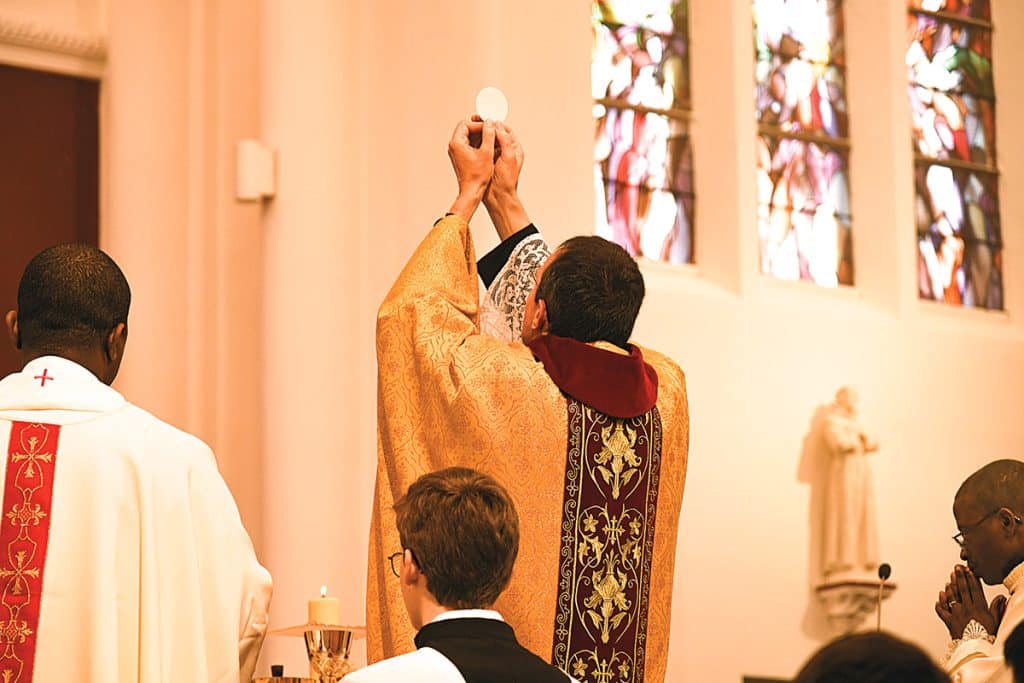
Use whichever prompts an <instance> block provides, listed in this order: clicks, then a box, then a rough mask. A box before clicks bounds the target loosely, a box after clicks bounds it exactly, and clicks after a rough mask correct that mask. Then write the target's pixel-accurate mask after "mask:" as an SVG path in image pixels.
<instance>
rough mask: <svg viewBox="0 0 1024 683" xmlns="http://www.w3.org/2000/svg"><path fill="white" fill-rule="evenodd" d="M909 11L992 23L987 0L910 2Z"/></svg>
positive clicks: (926, 0)
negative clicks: (937, 13)
mask: <svg viewBox="0 0 1024 683" xmlns="http://www.w3.org/2000/svg"><path fill="white" fill-rule="evenodd" d="M910 9H911V10H923V11H925V12H941V13H943V14H949V15H952V16H955V17H963V18H965V19H977V20H979V21H986V22H987V21H992V7H991V5H990V4H989V0H910Z"/></svg>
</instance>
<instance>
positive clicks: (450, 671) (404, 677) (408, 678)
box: [342, 647, 465, 683]
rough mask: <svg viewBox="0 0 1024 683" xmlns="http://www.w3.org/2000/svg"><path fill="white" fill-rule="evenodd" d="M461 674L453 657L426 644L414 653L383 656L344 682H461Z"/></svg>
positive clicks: (345, 678) (347, 677)
mask: <svg viewBox="0 0 1024 683" xmlns="http://www.w3.org/2000/svg"><path fill="white" fill-rule="evenodd" d="M464 680H465V679H463V677H462V674H460V673H459V670H458V669H457V668H456V667H455V665H454V664H452V662H451V660H449V659H448V658H447V657H445V656H444V655H442V654H441V653H440V652H438V651H437V650H434V649H433V648H429V647H424V648H420V649H419V650H415V651H413V652H409V653H406V654H404V655H399V656H397V657H392V658H390V659H384V660H381V661H379V662H377V663H376V664H371V665H370V666H368V667H366V668H363V669H359V670H358V671H353V672H352V673H350V674H349V675H347V676H345V677H344V678H343V679H342V682H343V683H377V682H378V681H379V682H380V683H390V682H391V681H405V682H407V683H416V682H419V681H422V683H428V682H429V683H433V682H435V681H436V682H437V683H444V681H452V682H453V683H462V682H463V681H464Z"/></svg>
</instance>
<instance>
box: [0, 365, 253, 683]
mask: <svg viewBox="0 0 1024 683" xmlns="http://www.w3.org/2000/svg"><path fill="white" fill-rule="evenodd" d="M14 422H28V423H40V424H47V425H58V426H59V427H60V429H59V432H57V434H58V446H57V453H56V459H55V465H54V467H55V469H54V471H53V479H52V486H53V499H52V510H51V513H50V515H49V524H50V528H49V540H48V548H47V552H46V560H45V570H44V573H43V577H44V578H43V584H42V596H41V608H40V613H39V624H38V632H37V633H36V634H34V637H36V638H37V645H36V651H35V659H34V662H35V665H34V666H35V671H34V677H33V680H34V681H36V682H46V683H48V682H50V681H79V682H88V683H100V682H102V683H127V682H136V681H137V682H140V683H158V682H159V683H164V682H171V681H175V682H176V681H189V682H190V683H191V682H193V681H217V682H218V683H221V682H223V683H235V681H242V682H248V681H249V680H250V679H251V677H252V673H253V669H254V668H255V665H256V657H257V656H258V654H259V649H260V645H261V644H262V642H263V637H264V635H265V633H266V625H267V608H268V605H269V602H270V593H271V581H270V575H269V573H268V572H267V570H266V569H264V568H263V567H262V566H261V565H260V564H259V562H258V561H257V559H256V555H255V552H254V551H253V547H252V543H251V541H250V539H249V536H248V534H247V533H246V531H245V528H244V527H243V526H242V522H241V519H240V518H239V514H238V508H237V507H236V505H235V502H234V499H233V498H232V496H231V493H230V492H229V491H228V488H227V485H226V484H225V482H224V480H223V478H222V477H221V476H220V473H219V472H218V470H217V464H216V461H215V460H214V457H213V453H212V451H211V450H210V449H209V447H208V446H206V445H205V444H204V443H203V442H202V441H200V440H199V439H197V438H196V437H194V436H191V435H189V434H186V433H184V432H182V431H179V430H177V429H175V428H173V427H171V426H170V425H168V424H166V423H164V422H162V421H160V420H159V419H157V418H156V417H154V416H152V415H150V414H149V413H147V412H146V411H144V410H142V409H140V408H138V407H136V406H134V405H132V404H131V403H128V402H127V401H126V400H125V399H124V398H123V397H122V396H121V395H120V394H119V393H118V392H116V391H114V390H113V389H112V388H110V387H108V386H106V385H105V384H103V383H101V382H100V381H99V380H97V379H96V377H95V376H93V374H92V373H91V372H89V371H88V370H86V369H85V368H83V367H82V366H80V365H77V364H75V363H73V362H71V361H69V360H66V359H63V358H58V357H56V356H44V357H42V358H38V359H36V360H34V361H32V362H30V363H29V364H28V365H26V366H25V368H24V369H23V370H22V372H20V373H15V374H12V375H9V376H7V377H6V378H4V379H3V380H0V445H2V447H3V449H4V450H3V455H2V459H3V463H4V465H3V466H2V468H0V471H2V472H3V474H4V476H6V475H7V460H8V444H9V441H10V435H11V433H12V423H14ZM6 507H8V506H7V504H6V503H5V508H6ZM5 512H6V510H5ZM0 552H2V553H5V554H6V553H7V549H4V548H0Z"/></svg>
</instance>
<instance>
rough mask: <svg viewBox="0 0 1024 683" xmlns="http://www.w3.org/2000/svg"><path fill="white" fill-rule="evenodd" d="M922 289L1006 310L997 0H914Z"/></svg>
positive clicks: (911, 70) (910, 60) (911, 58)
mask: <svg viewBox="0 0 1024 683" xmlns="http://www.w3.org/2000/svg"><path fill="white" fill-rule="evenodd" d="M909 8H910V11H909V14H908V26H909V32H908V33H909V36H910V46H909V48H908V49H907V54H906V66H907V77H908V80H909V84H908V93H909V97H910V113H911V130H912V133H913V138H914V170H915V172H914V189H915V217H916V223H917V245H918V295H919V296H920V297H921V298H922V299H933V300H936V301H945V302H947V303H952V304H960V305H963V306H977V307H980V308H992V309H1002V308H1003V268H1002V246H1003V244H1002V232H1001V230H1000V225H999V192H998V190H999V188H998V185H999V182H998V181H999V172H998V169H997V167H996V138H995V134H996V127H995V90H994V88H993V83H992V16H991V6H990V3H989V0H910V3H909Z"/></svg>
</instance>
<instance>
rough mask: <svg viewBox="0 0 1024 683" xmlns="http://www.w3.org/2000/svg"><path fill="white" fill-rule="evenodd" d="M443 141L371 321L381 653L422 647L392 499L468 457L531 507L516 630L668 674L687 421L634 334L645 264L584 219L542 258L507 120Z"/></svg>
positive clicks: (681, 386)
mask: <svg viewBox="0 0 1024 683" xmlns="http://www.w3.org/2000/svg"><path fill="white" fill-rule="evenodd" d="M471 133H473V134H474V137H475V136H476V135H480V137H481V139H482V144H480V145H479V146H475V145H474V144H472V143H471V142H470V137H469V136H470V134H471ZM496 138H497V144H498V146H497V147H495V139H496ZM448 149H449V156H450V157H451V160H452V164H453V166H454V169H455V175H456V178H457V180H458V185H459V193H458V196H457V198H456V200H455V202H454V204H453V205H452V207H451V209H450V210H449V212H448V215H446V216H444V217H443V218H441V219H440V220H439V221H438V222H437V223H436V225H435V226H434V228H433V229H432V230H431V231H430V233H429V234H428V235H427V236H426V238H425V239H424V241H423V242H422V244H420V246H419V248H418V249H417V250H416V252H415V253H414V254H413V256H412V258H411V259H410V261H409V263H408V264H407V265H406V266H405V269H404V270H403V271H402V273H401V274H400V275H399V277H398V280H397V281H396V282H395V284H394V286H393V287H392V289H391V291H390V293H389V294H388V295H387V297H386V299H385V300H384V302H383V304H382V305H381V307H380V311H379V314H378V320H377V359H378V368H379V389H378V418H379V424H378V467H377V486H376V497H375V505H374V509H373V519H372V522H371V531H370V533H371V540H370V568H369V572H370V575H369V581H368V603H367V625H368V628H369V648H370V650H369V652H370V658H371V660H376V659H379V658H380V657H382V656H392V655H395V654H399V653H402V652H406V651H409V650H411V649H412V647H413V638H412V636H413V629H412V628H411V626H410V624H409V623H408V620H407V619H406V616H405V614H404V611H403V610H402V608H401V604H402V602H401V598H400V593H399V590H398V586H397V585H395V582H393V581H392V580H391V579H393V577H392V576H390V571H389V570H388V566H387V562H386V558H387V556H388V554H389V553H391V552H393V549H394V548H395V547H396V546H397V545H398V544H399V542H400V541H399V538H398V535H397V533H396V532H395V522H394V513H393V512H392V505H393V501H394V500H395V499H397V498H398V497H399V496H400V495H401V494H402V493H403V492H404V491H405V490H406V488H407V487H408V486H409V484H411V483H412V482H413V481H415V479H416V478H417V477H419V476H420V475H421V474H423V473H424V472H426V471H431V470H435V469H441V468H444V467H448V466H452V465H461V466H466V467H472V468H474V469H477V470H480V471H483V472H485V473H488V474H490V475H492V476H494V478H495V479H497V480H499V481H501V482H502V483H503V485H504V486H506V487H507V488H508V490H509V493H510V495H511V497H512V499H513V500H514V501H515V504H516V507H517V508H518V510H519V518H520V523H521V533H522V544H521V547H520V555H519V561H518V563H517V564H516V568H515V571H514V572H513V575H512V580H511V583H510V586H509V588H508V590H507V591H505V593H504V594H503V595H502V597H501V598H500V599H499V600H498V602H497V605H496V609H497V610H498V611H500V612H501V613H502V615H503V616H504V617H505V619H506V620H507V621H508V623H509V624H510V625H511V626H512V627H513V628H515V631H516V635H517V637H518V638H519V640H520V642H521V643H523V645H525V646H526V647H527V648H529V649H530V650H531V651H533V652H535V653H537V654H539V655H541V656H543V657H544V658H545V659H548V660H550V661H552V663H554V664H555V665H557V666H558V667H559V668H561V669H562V670H564V671H566V672H568V673H569V674H571V675H572V676H574V677H575V678H577V679H579V680H581V681H593V680H599V679H601V676H604V675H606V674H604V673H601V672H609V671H614V672H615V676H616V680H617V681H618V680H622V681H627V682H630V681H648V682H659V681H662V680H663V679H664V675H665V666H666V658H667V652H668V639H669V621H670V612H671V602H672V600H671V597H672V576H673V571H674V565H675V548H676V531H677V528H678V521H679V509H680V502H681V499H682V495H683V482H684V475H685V469H686V460H687V450H688V436H689V419H688V414H687V400H686V386H685V380H684V376H683V373H682V371H681V370H680V369H679V367H678V366H677V365H676V364H675V363H674V362H672V360H670V359H669V358H667V357H666V356H664V355H662V354H659V353H656V352H654V351H651V350H648V349H641V348H640V347H639V346H637V345H636V344H632V343H630V341H629V338H630V335H631V333H632V329H633V323H634V321H635V319H636V315H637V312H638V311H639V308H640V303H641V301H642V299H643V295H644V283H643V278H642V276H641V274H640V271H639V269H638V268H637V266H636V263H635V262H634V261H633V260H632V259H631V258H630V257H629V256H628V254H626V252H625V251H624V250H623V249H621V248H620V247H618V246H617V245H614V244H612V243H610V242H606V241H604V240H602V239H600V238H597V237H578V238H573V239H572V240H569V241H568V242H567V243H566V244H564V245H562V246H561V247H559V248H558V249H557V250H556V251H555V253H554V254H553V255H552V256H551V257H550V258H547V256H548V253H549V250H548V248H547V245H546V244H545V243H544V241H543V239H542V238H541V237H540V235H539V234H538V233H537V231H536V229H535V228H533V227H532V225H530V223H529V219H528V218H527V217H526V212H525V210H524V209H523V207H522V204H521V203H520V202H519V198H518V194H517V192H516V185H517V183H518V176H519V170H520V168H521V166H522V159H523V157H522V151H521V147H520V145H519V143H518V141H517V140H516V139H515V136H514V134H513V133H512V131H511V130H510V129H509V128H507V127H506V126H504V125H495V124H493V123H490V122H488V123H475V122H462V123H460V124H459V125H458V127H457V128H456V130H455V133H454V135H453V137H452V139H451V141H450V143H449V148H448ZM496 153H497V155H498V157H497V161H495V154H496ZM482 200H483V201H485V202H487V208H488V211H489V212H490V213H491V216H492V220H493V221H494V222H495V228H496V229H497V230H498V233H499V235H501V236H502V237H503V238H505V239H504V241H503V243H502V244H501V245H500V246H499V247H498V248H497V249H496V251H495V252H494V253H493V254H492V255H491V256H489V257H485V260H484V262H482V264H481V266H480V271H479V272H480V273H482V274H484V275H485V285H486V286H487V288H488V290H487V294H486V298H485V302H486V303H487V306H488V307H490V308H492V309H494V310H495V314H494V315H491V316H488V318H487V320H488V321H490V323H489V324H491V325H494V327H495V334H494V335H491V334H485V333H483V331H482V329H481V325H482V315H481V310H482V307H481V302H480V295H479V284H478V282H477V276H478V267H477V263H476V256H475V252H474V248H473V241H472V238H471V234H470V230H469V220H470V218H471V217H472V215H473V214H474V212H475V211H476V209H477V207H478V206H479V204H480V202H481V201H482ZM485 271H486V272H485ZM497 328H503V329H502V330H501V331H499V330H498V329H497ZM498 336H500V337H501V338H497V337H498ZM524 342H525V343H524ZM428 576H429V574H428ZM595 677H596V678H595Z"/></svg>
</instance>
